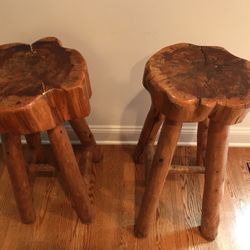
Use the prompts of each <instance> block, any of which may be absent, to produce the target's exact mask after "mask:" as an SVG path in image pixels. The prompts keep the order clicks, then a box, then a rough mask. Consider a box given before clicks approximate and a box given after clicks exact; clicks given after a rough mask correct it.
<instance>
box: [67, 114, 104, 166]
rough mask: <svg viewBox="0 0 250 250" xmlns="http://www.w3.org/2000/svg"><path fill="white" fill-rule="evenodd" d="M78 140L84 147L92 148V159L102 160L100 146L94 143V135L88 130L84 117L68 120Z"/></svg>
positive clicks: (95, 160) (94, 160)
mask: <svg viewBox="0 0 250 250" xmlns="http://www.w3.org/2000/svg"><path fill="white" fill-rule="evenodd" d="M69 122H70V124H71V126H72V128H73V129H74V131H75V133H76V135H77V136H78V138H79V140H80V142H81V143H82V145H83V146H85V147H90V148H91V150H92V154H93V155H92V161H93V162H99V161H101V160H102V153H101V150H100V146H98V145H97V144H96V141H95V137H94V135H93V134H92V132H91V131H90V128H89V126H88V124H87V122H86V120H85V119H84V118H79V119H74V120H70V121H69Z"/></svg>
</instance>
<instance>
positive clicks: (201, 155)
mask: <svg viewBox="0 0 250 250" xmlns="http://www.w3.org/2000/svg"><path fill="white" fill-rule="evenodd" d="M208 125H209V119H206V120H204V121H202V122H199V123H198V131H197V153H196V164H197V165H199V166H205V156H206V149H207V132H208Z"/></svg>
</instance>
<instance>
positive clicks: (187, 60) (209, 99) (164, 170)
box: [134, 43, 250, 240]
mask: <svg viewBox="0 0 250 250" xmlns="http://www.w3.org/2000/svg"><path fill="white" fill-rule="evenodd" d="M143 84H144V87H145V88H146V89H147V90H148V91H149V92H150V95H151V99H152V106H151V109H150V111H149V113H148V116H147V119H146V121H145V124H144V127H143V130H142V133H141V136H140V139H139V142H138V144H137V147H136V150H135V154H134V160H135V162H139V161H140V159H141V158H142V153H143V151H144V150H145V149H146V148H147V147H148V145H150V144H152V143H153V142H154V140H155V137H156V133H157V131H158V129H159V127H160V125H161V124H162V122H163V120H164V123H163V126H162V129H161V133H160V137H159V141H158V144H157V147H156V152H155V154H154V158H153V162H152V166H151V170H150V174H149V179H148V183H147V185H146V189H145V193H144V196H143V200H142V205H141V208H140V211H139V215H138V218H137V221H136V224H135V234H136V235H137V236H138V237H144V236H146V235H147V233H148V231H149V227H150V224H151V223H152V221H153V218H154V215H155V212H156V209H157V206H158V202H159V197H160V194H161V191H162V189H163V186H164V182H165V179H166V177H167V174H168V172H169V170H172V171H178V170H177V169H178V166H177V167H172V168H170V164H171V160H172V157H173V154H174V151H175V148H176V144H177V141H178V138H179V135H180V132H181V127H182V123H183V122H199V127H198V145H197V147H198V150H197V152H198V153H197V163H198V164H199V165H200V164H202V163H203V159H204V154H205V186H204V195H203V206H202V220H201V228H200V230H201V233H202V235H203V236H204V237H205V238H206V239H208V240H213V239H214V238H215V237H216V235H217V230H218V225H219V218H220V203H221V200H222V196H223V185H224V179H225V171H226V162H227V152H228V129H229V125H232V124H236V123H240V122H241V121H242V120H243V118H244V117H245V115H246V113H247V112H248V110H249V105H250V62H248V61H246V60H243V59H241V58H238V57H235V56H233V55H232V54H230V53H229V52H227V51H226V50H224V49H223V48H220V47H208V46H196V45H192V44H185V43H182V44H176V45H173V46H170V47H166V48H163V49H162V50H160V51H159V52H157V53H156V54H155V55H153V56H152V57H151V58H150V59H149V61H148V62H147V64H146V68H145V73H144V79H143ZM164 117H165V119H164ZM208 118H209V127H208ZM207 131H208V132H207ZM207 133H208V134H207ZM206 138H207V139H206ZM206 145H207V150H206ZM202 165H203V164H202ZM183 170H184V171H185V172H188V167H187V166H184V167H181V169H180V171H183ZM191 170H193V171H195V172H202V167H195V166H193V167H191ZM191 170H190V171H191Z"/></svg>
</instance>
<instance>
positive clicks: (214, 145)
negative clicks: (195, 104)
mask: <svg viewBox="0 0 250 250" xmlns="http://www.w3.org/2000/svg"><path fill="white" fill-rule="evenodd" d="M228 129H229V127H228V126H225V125H224V124H220V123H215V122H213V121H211V122H210V124H209V129H208V143H207V151H206V172H205V187H204V195H203V204H202V219H201V233H202V235H203V236H204V237H205V238H206V239H208V240H214V239H215V237H216V235H217V232H218V226H219V221H220V206H221V204H220V203H221V200H222V197H223V193H224V181H225V175H226V165H227V152H228Z"/></svg>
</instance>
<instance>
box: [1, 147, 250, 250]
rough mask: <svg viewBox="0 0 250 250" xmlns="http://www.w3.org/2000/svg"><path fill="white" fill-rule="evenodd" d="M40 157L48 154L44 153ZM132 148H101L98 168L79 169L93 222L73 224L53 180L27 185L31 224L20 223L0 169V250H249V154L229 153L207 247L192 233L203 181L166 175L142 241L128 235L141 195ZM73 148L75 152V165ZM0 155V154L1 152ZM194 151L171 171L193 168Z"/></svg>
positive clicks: (178, 158) (181, 154)
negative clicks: (216, 223) (217, 218)
mask: <svg viewBox="0 0 250 250" xmlns="http://www.w3.org/2000/svg"><path fill="white" fill-rule="evenodd" d="M46 149H47V154H50V153H51V151H50V150H49V148H48V146H47V148H46ZM133 149H134V147H133V146H102V151H103V153H104V159H103V162H101V163H99V164H93V165H92V168H88V169H85V171H84V172H85V177H84V178H85V180H86V182H87V183H88V190H89V196H90V199H91V203H92V208H93V210H94V214H95V218H94V222H93V223H92V224H90V225H84V224H81V223H80V221H79V219H78V218H77V216H76V214H75V212H74V210H73V209H72V208H71V205H70V202H69V201H68V199H67V198H66V196H65V193H64V190H63V189H62V186H61V184H62V183H60V181H58V180H57V178H55V177H38V178H36V179H35V181H34V182H33V197H34V205H35V211H36V216H37V218H36V222H35V223H34V224H32V225H24V224H21V223H20V218H19V215H18V212H17V209H16V205H15V201H14V196H13V192H12V189H11V186H10V180H9V177H8V174H7V171H6V167H5V164H4V161H3V159H2V158H3V157H1V162H0V187H1V188H0V247H1V249H11V250H12V249H53V250H57V249H108V250H109V249H129V250H130V249H143V250H146V249H150V250H151V249H169V250H172V249H211V250H215V249H220V250H231V249H250V235H249V228H250V173H249V170H248V168H247V166H246V162H247V161H250V148H248V149H247V148H231V149H230V150H229V160H228V175H227V180H226V185H225V194H224V199H223V203H222V218H221V224H220V228H219V235H218V237H217V239H216V240H215V241H214V242H207V241H206V240H204V239H203V238H202V237H201V236H200V234H199V231H198V226H199V224H200V216H201V202H202V190H203V176H202V175H201V174H195V175H190V174H189V175H185V174H175V175H171V176H168V178H167V181H166V183H165V188H164V191H163V193H162V195H161V200H160V204H159V209H158V212H157V215H156V220H155V223H154V225H153V226H152V230H151V232H150V234H149V237H148V238H147V239H136V238H135V237H134V235H133V225H134V218H135V214H136V213H137V212H138V208H139V204H140V200H141V197H142V194H143V190H144V167H143V165H137V167H135V165H134V163H133V161H132V153H133ZM80 151H81V148H80V147H79V146H78V147H76V154H77V158H79V155H80ZM1 156H2V153H1ZM194 157H195V148H192V147H179V148H178V149H177V151H176V154H175V157H174V163H176V164H194V161H195V159H194Z"/></svg>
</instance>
